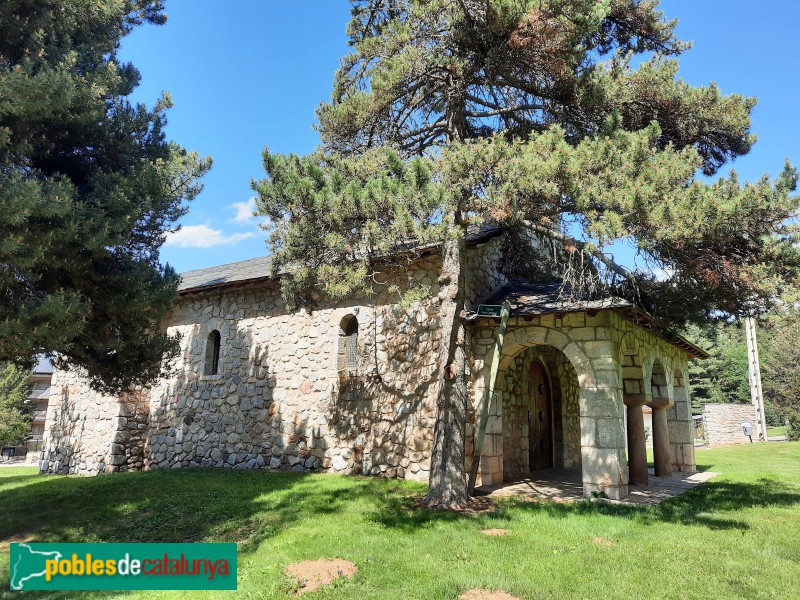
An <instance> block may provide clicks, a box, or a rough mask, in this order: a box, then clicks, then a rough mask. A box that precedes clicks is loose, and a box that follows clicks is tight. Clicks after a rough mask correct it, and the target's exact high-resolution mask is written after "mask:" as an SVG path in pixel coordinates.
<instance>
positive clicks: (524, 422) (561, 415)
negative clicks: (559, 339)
mask: <svg viewBox="0 0 800 600" xmlns="http://www.w3.org/2000/svg"><path fill="white" fill-rule="evenodd" d="M534 364H539V365H541V367H542V371H543V372H544V374H545V377H546V379H547V385H548V387H549V390H548V394H547V396H548V399H549V403H548V406H547V407H546V413H547V419H546V428H547V435H546V444H545V445H546V447H547V448H548V452H549V454H550V456H549V458H550V459H551V464H550V465H544V466H553V467H557V468H577V467H580V465H581V448H580V440H581V432H580V408H579V402H580V399H579V388H578V381H577V374H576V371H575V368H574V366H573V365H572V363H571V362H570V361H569V359H568V358H567V356H566V355H565V354H564V353H563V352H561V351H560V350H558V349H556V348H555V347H553V346H550V345H547V344H538V345H532V346H528V347H526V348H523V349H522V350H520V351H519V352H517V353H516V354H515V355H514V356H513V357H511V359H510V361H509V362H507V366H506V368H504V369H503V370H502V371H501V372H500V374H499V376H498V381H497V385H496V388H495V391H496V397H495V402H496V410H495V413H496V415H495V416H494V421H495V423H494V424H493V427H491V428H490V431H492V432H494V434H495V435H494V439H493V440H492V442H493V447H494V450H495V454H496V455H497V458H499V459H500V461H499V462H500V463H501V465H499V466H500V468H501V469H502V479H503V480H504V481H513V480H518V479H520V478H527V477H528V476H529V475H530V473H531V471H532V470H533V469H534V465H533V464H532V463H531V452H533V450H532V449H531V448H532V445H534V444H539V443H541V442H542V440H540V439H539V437H540V436H539V434H541V430H540V429H539V430H537V425H538V424H539V421H538V420H537V418H536V415H537V414H538V413H539V412H540V411H539V410H537V409H534V407H533V395H534V391H533V388H532V387H531V383H532V382H531V380H530V375H531V372H532V369H533V365H534ZM540 408H541V407H540ZM496 475H498V476H499V475H500V474H499V473H497V474H496ZM492 477H493V479H494V478H495V474H493V476H492Z"/></svg>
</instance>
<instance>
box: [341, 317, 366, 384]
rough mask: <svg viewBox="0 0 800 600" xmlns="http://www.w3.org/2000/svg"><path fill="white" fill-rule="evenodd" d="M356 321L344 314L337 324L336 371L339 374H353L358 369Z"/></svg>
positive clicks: (357, 329)
mask: <svg viewBox="0 0 800 600" xmlns="http://www.w3.org/2000/svg"><path fill="white" fill-rule="evenodd" d="M358 333H359V327H358V319H357V318H356V315H354V314H346V315H345V316H344V317H342V320H341V321H340V322H339V335H338V336H337V339H336V369H337V371H338V372H339V373H354V372H356V371H357V370H358V368H359V363H360V360H359V346H358V344H359V340H358Z"/></svg>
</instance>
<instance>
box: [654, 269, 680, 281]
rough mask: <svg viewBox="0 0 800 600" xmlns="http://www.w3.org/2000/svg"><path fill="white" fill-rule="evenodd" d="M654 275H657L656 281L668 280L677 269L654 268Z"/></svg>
mask: <svg viewBox="0 0 800 600" xmlns="http://www.w3.org/2000/svg"><path fill="white" fill-rule="evenodd" d="M653 275H655V276H656V281H666V280H667V279H671V278H672V276H673V275H675V269H670V268H666V269H661V268H658V269H654V270H653Z"/></svg>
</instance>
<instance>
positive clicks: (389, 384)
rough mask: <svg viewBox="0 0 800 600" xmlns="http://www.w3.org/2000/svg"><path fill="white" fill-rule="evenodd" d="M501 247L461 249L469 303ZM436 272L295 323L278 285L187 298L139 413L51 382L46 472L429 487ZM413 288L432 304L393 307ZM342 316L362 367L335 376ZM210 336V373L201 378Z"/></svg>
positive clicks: (420, 265) (484, 287)
mask: <svg viewBox="0 0 800 600" xmlns="http://www.w3.org/2000/svg"><path fill="white" fill-rule="evenodd" d="M498 244H499V240H492V241H490V242H488V243H486V244H484V245H482V246H481V247H478V248H470V250H469V251H468V265H469V270H470V277H471V284H470V286H471V292H472V293H474V294H475V295H485V294H488V292H489V291H490V289H489V288H490V287H493V286H494V285H496V284H497V282H498V281H502V276H501V275H497V274H496V273H495V271H496V260H497V258H498V257H499V251H498ZM440 270H441V257H440V256H438V255H433V256H428V257H425V258H420V259H418V260H417V261H415V262H414V263H412V264H409V265H408V266H407V268H405V269H403V270H398V271H397V273H396V275H395V276H393V277H392V278H389V279H388V280H387V281H385V282H384V283H385V285H384V286H382V287H381V289H380V290H379V293H378V294H377V295H376V296H374V297H363V298H352V299H349V300H347V301H345V302H341V303H336V304H334V303H330V302H326V301H325V300H323V299H318V301H317V303H316V305H315V306H314V307H313V309H312V310H304V309H301V310H299V311H296V312H291V313H290V312H288V311H287V309H286V306H285V304H284V302H283V300H282V298H281V296H280V290H279V282H277V281H271V282H266V283H260V284H258V285H249V286H248V285H244V286H241V287H235V288H231V289H227V290H216V291H215V290H210V291H207V292H202V293H194V294H184V295H183V296H181V297H180V298H179V300H178V302H177V304H176V306H175V308H174V310H173V313H172V315H171V317H170V318H169V321H168V331H169V332H170V333H173V334H180V335H181V348H180V353H179V355H178V356H177V357H176V358H175V359H174V360H173V361H172V362H171V363H170V364H168V365H166V368H167V369H168V371H169V373H170V374H169V376H168V377H165V378H163V379H161V380H159V381H158V382H157V383H156V384H155V385H154V386H153V387H152V389H151V390H149V394H148V395H147V402H144V397H143V396H141V397H138V400H137V402H134V403H131V402H129V401H126V398H123V399H122V400H120V399H117V398H110V397H104V396H99V395H97V394H94V393H93V392H91V391H90V390H89V389H88V387H87V386H86V384H85V382H84V381H83V380H81V379H80V378H79V377H78V376H77V375H76V374H72V373H59V376H60V377H62V378H64V379H65V380H68V381H69V383H68V385H67V388H68V389H67V391H65V392H64V393H62V394H60V395H59V402H56V403H51V404H55V405H58V406H59V407H61V408H60V410H59V412H58V413H55V412H54V413H53V415H52V419H48V420H49V421H52V422H53V424H54V427H53V428H52V429H51V432H50V434H49V436H48V437H50V438H51V439H50V441H49V443H48V445H47V447H46V448H45V452H44V460H43V462H42V470H43V471H48V472H80V473H100V472H105V471H108V470H116V469H127V468H181V467H192V466H202V467H225V468H236V469H244V468H273V469H292V470H295V471H307V470H327V471H331V472H337V473H365V474H372V475H384V476H388V477H401V478H409V479H415V480H420V481H427V479H428V476H429V471H430V450H431V447H432V443H433V429H434V421H435V410H436V394H437V391H438V385H439V379H438V370H437V361H438V356H439V353H440V350H441V331H440V321H441V319H440V310H441V306H442V304H443V302H447V301H449V299H445V298H443V297H442V296H441V294H440V285H439V282H438V278H439V274H440ZM412 283H413V284H422V285H425V286H428V288H429V290H430V297H429V298H428V299H426V300H424V301H421V302H415V303H413V304H412V305H411V306H402V305H400V303H399V297H398V295H397V294H396V293H392V292H390V291H389V289H390V286H391V285H393V284H394V285H397V286H398V287H399V288H400V289H404V288H405V287H406V286H408V285H410V284H412ZM347 318H355V319H356V320H357V322H358V366H357V368H355V369H349V370H347V371H341V372H340V370H339V367H340V364H339V361H338V353H339V338H340V325H341V324H342V323H343V321H344V320H345V319H347ZM214 331H218V332H219V334H220V352H219V365H218V372H217V373H216V374H210V369H207V365H206V361H207V359H208V357H209V356H213V352H212V353H211V354H209V353H207V351H206V349H207V346H208V343H209V335H210V334H211V333H212V332H214ZM206 373H209V374H206ZM74 415H77V416H76V417H75V418H74V419H73V416H74ZM65 419H66V421H65ZM58 423H63V424H64V425H61V426H59V425H57V424H58ZM75 423H78V425H75ZM78 430H80V432H81V434H80V435H77V433H76V432H77V431H78Z"/></svg>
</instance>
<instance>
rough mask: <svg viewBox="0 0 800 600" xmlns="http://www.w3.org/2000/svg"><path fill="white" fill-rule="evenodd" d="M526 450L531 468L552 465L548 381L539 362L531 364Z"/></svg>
mask: <svg viewBox="0 0 800 600" xmlns="http://www.w3.org/2000/svg"><path fill="white" fill-rule="evenodd" d="M530 390H531V399H530V411H529V412H528V450H529V452H530V466H531V469H544V468H547V467H552V466H553V433H552V428H551V420H552V418H551V412H550V382H549V381H548V379H547V373H545V370H544V367H543V366H542V364H541V363H539V362H534V363H533V364H531V371H530Z"/></svg>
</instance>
